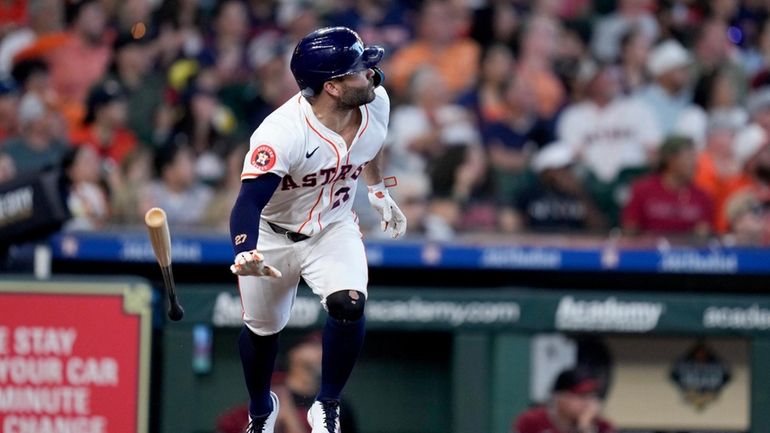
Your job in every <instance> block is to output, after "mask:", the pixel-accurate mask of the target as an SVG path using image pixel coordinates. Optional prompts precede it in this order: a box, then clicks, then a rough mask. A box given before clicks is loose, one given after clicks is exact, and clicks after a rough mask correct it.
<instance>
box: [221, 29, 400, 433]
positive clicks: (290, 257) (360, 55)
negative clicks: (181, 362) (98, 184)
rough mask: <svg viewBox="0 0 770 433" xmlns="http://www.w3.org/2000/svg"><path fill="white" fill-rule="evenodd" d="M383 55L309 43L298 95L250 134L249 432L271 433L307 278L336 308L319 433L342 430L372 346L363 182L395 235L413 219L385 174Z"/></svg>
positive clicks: (327, 343)
mask: <svg viewBox="0 0 770 433" xmlns="http://www.w3.org/2000/svg"><path fill="white" fill-rule="evenodd" d="M383 53H384V50H383V49H382V48H381V47H378V46H365V45H364V44H363V43H362V41H361V38H360V37H359V36H358V35H357V34H356V33H355V32H354V31H352V30H350V29H348V28H345V27H331V28H323V29H320V30H317V31H314V32H312V33H310V34H309V35H307V36H306V37H304V38H303V39H302V40H300V42H299V43H298V44H297V46H296V48H295V49H294V52H293V54H292V57H291V71H292V73H293V74H294V78H295V79H296V81H297V84H299V87H300V92H299V93H298V94H297V95H295V96H294V97H292V98H291V99H290V100H288V101H287V102H286V103H285V104H283V105H282V106H281V107H279V108H278V109H276V110H275V111H274V112H273V113H272V114H270V116H268V117H267V118H266V119H265V121H264V122H262V124H261V125H260V126H259V127H258V128H257V130H256V131H255V132H254V134H253V135H252V136H251V141H250V149H249V152H248V154H247V155H246V158H245V161H244V164H243V173H242V174H241V179H242V185H241V191H240V194H239V196H238V198H237V200H236V202H235V205H234V207H233V210H232V213H231V216H230V233H231V237H232V239H231V240H232V242H233V247H234V250H235V263H234V264H233V265H232V266H231V267H230V269H231V271H232V272H233V273H234V274H237V275H238V283H239V287H240V292H241V300H242V303H243V321H244V324H245V326H244V328H243V330H242V332H241V336H240V340H239V347H240V354H241V361H242V364H243V371H244V376H245V379H246V387H247V388H248V391H249V397H250V401H249V413H250V417H249V426H248V428H247V430H246V431H247V432H248V433H256V432H269V433H272V432H273V428H274V425H275V420H276V417H277V414H278V409H279V402H278V398H277V397H276V395H275V394H274V393H272V392H271V391H270V378H271V375H272V372H273V365H274V363H275V357H276V353H277V351H278V333H279V332H280V331H281V329H283V327H284V326H286V323H287V322H288V320H289V315H290V313H291V308H292V305H293V303H294V298H295V296H296V292H297V285H298V283H299V279H300V277H302V278H303V279H304V280H305V282H306V283H307V285H308V286H310V288H311V289H312V290H313V292H314V293H315V294H316V295H318V296H319V297H320V298H321V303H322V305H323V306H324V308H325V309H326V311H327V312H328V317H327V319H326V325H325V326H324V331H323V357H322V358H323V359H322V366H321V369H322V373H321V389H320V391H319V393H318V396H317V397H316V401H315V403H314V404H313V405H312V407H311V408H310V410H309V411H308V414H307V417H308V422H309V423H310V425H311V426H312V428H313V430H312V431H313V433H340V424H339V398H340V392H341V391H342V388H343V387H344V386H345V383H346V382H347V379H348V377H349V376H350V373H351V371H352V370H353V365H354V364H355V361H356V358H357V356H358V353H359V351H360V349H361V346H362V344H363V338H364V305H365V303H366V297H367V289H366V285H367V278H368V273H367V264H366V256H365V252H364V246H363V243H362V241H361V233H360V231H359V229H358V224H357V222H356V219H355V215H354V214H353V211H352V209H351V203H352V201H353V200H352V198H353V197H354V195H355V191H356V184H357V183H358V179H359V177H363V178H364V180H365V181H366V183H367V185H368V188H369V201H370V202H371V204H372V206H373V207H374V208H375V209H376V210H377V211H378V212H379V214H380V216H381V217H382V228H383V230H389V231H390V234H391V235H392V237H394V238H396V237H399V236H401V235H402V234H403V233H404V232H405V231H406V218H405V217H404V214H403V213H402V212H401V210H400V209H399V208H398V206H396V203H395V202H394V201H393V199H391V198H390V195H389V194H388V191H387V189H386V188H385V185H384V183H383V178H382V175H381V174H380V166H379V160H380V154H381V149H382V144H383V141H384V140H385V135H386V132H387V129H388V116H389V109H390V102H389V99H388V95H387V93H386V92H385V89H383V88H382V87H378V86H379V84H381V83H382V80H383V74H382V71H380V70H379V69H378V68H377V63H378V62H379V61H380V60H381V59H382V55H383Z"/></svg>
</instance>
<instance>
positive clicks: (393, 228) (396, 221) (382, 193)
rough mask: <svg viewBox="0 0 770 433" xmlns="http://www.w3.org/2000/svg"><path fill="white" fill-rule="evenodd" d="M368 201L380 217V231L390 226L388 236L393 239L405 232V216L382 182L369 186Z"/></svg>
mask: <svg viewBox="0 0 770 433" xmlns="http://www.w3.org/2000/svg"><path fill="white" fill-rule="evenodd" d="M369 203H371V204H372V207H373V208H374V209H375V210H376V211H377V213H379V214H380V218H382V223H381V225H382V231H386V230H388V228H390V236H391V237H392V238H393V239H395V238H397V237H399V236H402V235H403V234H404V233H405V232H406V217H405V216H404V213H403V212H401V209H399V208H398V206H397V205H396V202H395V201H393V199H392V198H391V197H390V194H388V190H387V189H386V188H385V183H384V182H380V183H378V184H377V185H370V186H369Z"/></svg>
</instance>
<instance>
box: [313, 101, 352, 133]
mask: <svg viewBox="0 0 770 433" xmlns="http://www.w3.org/2000/svg"><path fill="white" fill-rule="evenodd" d="M311 107H312V109H313V114H315V117H316V119H318V121H319V122H321V123H322V124H323V125H324V126H325V127H327V128H329V129H330V130H332V131H334V132H336V133H337V134H340V135H344V134H345V132H347V131H349V130H351V129H354V130H357V129H358V123H359V122H360V114H361V111H360V110H359V109H358V108H344V109H342V108H339V106H338V105H337V104H336V103H335V101H331V100H327V99H326V98H319V99H317V100H316V101H315V103H314V104H312V105H311Z"/></svg>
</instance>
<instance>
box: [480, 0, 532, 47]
mask: <svg viewBox="0 0 770 433" xmlns="http://www.w3.org/2000/svg"><path fill="white" fill-rule="evenodd" d="M485 3H486V4H485V5H484V7H482V8H479V9H477V10H476V11H475V12H474V18H473V26H472V27H471V37H473V39H475V40H476V41H477V42H478V43H479V44H481V46H482V47H483V48H484V49H485V50H487V49H489V47H491V46H493V45H503V46H505V47H507V48H508V49H509V50H515V49H516V36H517V34H518V30H519V26H520V25H521V18H522V17H521V15H520V13H519V12H518V11H517V10H516V6H515V5H514V4H513V2H508V1H490V2H485Z"/></svg>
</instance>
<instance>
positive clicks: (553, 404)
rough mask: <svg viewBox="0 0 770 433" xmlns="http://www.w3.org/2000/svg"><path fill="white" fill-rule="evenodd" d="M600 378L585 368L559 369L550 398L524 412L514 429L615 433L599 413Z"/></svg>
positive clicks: (530, 432)
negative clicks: (546, 401)
mask: <svg viewBox="0 0 770 433" xmlns="http://www.w3.org/2000/svg"><path fill="white" fill-rule="evenodd" d="M600 389H601V384H600V382H599V380H597V379H596V378H594V377H592V376H590V375H589V374H587V373H585V372H584V371H582V370H565V371H562V372H561V373H559V376H558V377H557V378H556V381H555V382H554V385H553V391H552V394H551V398H550V401H549V402H548V404H547V405H545V406H538V407H535V408H532V409H529V410H527V411H526V412H524V413H522V414H521V415H520V416H519V417H518V418H517V419H516V421H515V423H514V424H513V427H512V432H513V433H612V432H614V431H615V429H614V427H613V426H612V425H611V424H610V423H609V422H608V421H607V420H605V419H604V418H602V417H601V415H600V413H601V410H602V402H601V400H600V398H599V390H600Z"/></svg>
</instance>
